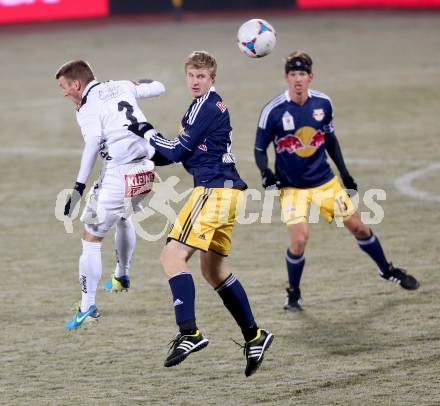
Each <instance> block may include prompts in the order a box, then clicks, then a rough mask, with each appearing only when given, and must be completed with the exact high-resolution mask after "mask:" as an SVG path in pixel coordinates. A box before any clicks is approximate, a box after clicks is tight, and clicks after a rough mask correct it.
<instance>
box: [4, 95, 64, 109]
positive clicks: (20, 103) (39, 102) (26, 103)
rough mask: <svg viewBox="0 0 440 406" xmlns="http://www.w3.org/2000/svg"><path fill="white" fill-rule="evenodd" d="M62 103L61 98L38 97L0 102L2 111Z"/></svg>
mask: <svg viewBox="0 0 440 406" xmlns="http://www.w3.org/2000/svg"><path fill="white" fill-rule="evenodd" d="M57 104H60V99H58V98H51V99H36V100H16V101H14V100H12V101H9V102H8V103H2V104H0V112H1V111H16V110H28V109H30V108H35V107H51V106H54V105H57Z"/></svg>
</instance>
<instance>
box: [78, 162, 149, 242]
mask: <svg viewBox="0 0 440 406" xmlns="http://www.w3.org/2000/svg"><path fill="white" fill-rule="evenodd" d="M153 182H154V163H153V162H152V161H150V160H149V159H143V160H140V161H139V162H131V163H129V164H125V165H119V166H116V167H113V168H103V169H102V171H101V174H100V176H99V178H98V180H97V181H96V182H95V184H94V185H93V187H92V188H91V189H90V191H89V193H88V194H87V198H86V206H85V208H84V211H83V213H82V215H81V221H82V222H83V223H84V228H85V230H86V231H87V232H88V233H90V234H92V235H94V236H97V237H104V236H105V234H106V233H107V232H108V231H109V230H110V228H112V227H113V226H114V225H115V224H116V222H117V221H118V220H120V219H121V218H125V219H127V218H129V217H130V216H131V214H133V213H134V212H136V211H139V210H141V209H142V206H141V202H142V200H144V199H145V197H146V195H147V194H148V193H149V192H150V191H151V189H152V187H153Z"/></svg>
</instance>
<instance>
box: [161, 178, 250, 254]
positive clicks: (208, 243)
mask: <svg viewBox="0 0 440 406" xmlns="http://www.w3.org/2000/svg"><path fill="white" fill-rule="evenodd" d="M242 206H243V191H241V190H238V189H227V188H205V187H202V186H198V187H196V188H194V190H193V191H192V193H191V196H190V197H189V199H188V200H187V202H186V203H185V205H184V206H183V208H182V210H180V212H179V214H178V215H177V219H176V222H175V223H174V225H173V228H172V229H171V231H170V233H169V235H168V239H173V240H176V241H179V242H181V243H183V244H185V245H188V246H190V247H194V248H198V249H200V250H202V251H208V250H211V251H214V252H216V253H217V254H220V255H223V256H227V255H228V253H229V251H230V250H231V237H232V228H233V226H234V223H235V219H236V217H237V214H238V211H239V209H240V208H241V207H242Z"/></svg>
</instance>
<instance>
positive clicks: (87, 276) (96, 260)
mask: <svg viewBox="0 0 440 406" xmlns="http://www.w3.org/2000/svg"><path fill="white" fill-rule="evenodd" d="M102 240H103V237H97V236H94V235H92V234H89V233H88V232H87V231H84V234H83V239H82V247H83V249H82V254H81V256H80V258H79V283H80V286H81V304H80V308H79V309H78V311H77V312H76V313H75V315H74V317H73V318H72V319H71V320H69V321H68V322H67V323H65V324H64V327H65V328H66V329H68V330H73V329H77V328H79V327H81V326H82V325H83V323H84V322H88V321H96V320H97V318H98V317H99V311H98V309H97V307H96V303H95V297H96V288H97V286H98V283H99V280H100V278H101V274H102V260H101V246H102Z"/></svg>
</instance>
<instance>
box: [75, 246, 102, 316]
mask: <svg viewBox="0 0 440 406" xmlns="http://www.w3.org/2000/svg"><path fill="white" fill-rule="evenodd" d="M81 241H82V246H83V251H82V254H81V256H80V257H79V284H80V286H81V292H82V296H81V312H86V311H87V310H88V309H89V307H90V306H91V305H94V304H95V296H96V288H97V287H98V282H99V280H100V279H101V274H102V261H101V246H102V243H101V242H88V241H84V240H81Z"/></svg>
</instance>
